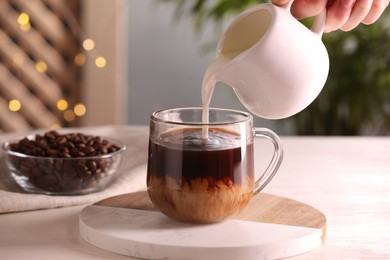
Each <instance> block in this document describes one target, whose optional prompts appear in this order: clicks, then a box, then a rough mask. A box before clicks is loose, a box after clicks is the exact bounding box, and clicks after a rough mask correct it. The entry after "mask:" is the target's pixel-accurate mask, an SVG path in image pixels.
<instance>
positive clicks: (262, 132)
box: [253, 127, 283, 195]
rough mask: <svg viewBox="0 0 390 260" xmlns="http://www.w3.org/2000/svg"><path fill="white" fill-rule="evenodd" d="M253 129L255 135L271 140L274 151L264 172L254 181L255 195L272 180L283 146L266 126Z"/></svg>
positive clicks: (281, 157) (278, 165)
mask: <svg viewBox="0 0 390 260" xmlns="http://www.w3.org/2000/svg"><path fill="white" fill-rule="evenodd" d="M253 131H254V136H255V137H264V138H267V139H268V140H270V141H271V142H272V144H273V146H274V153H273V155H272V158H271V161H270V163H269V164H268V166H267V168H266V170H265V172H264V173H263V174H262V175H261V176H260V178H258V180H257V181H256V182H255V188H254V192H253V195H255V194H257V193H258V192H260V191H261V190H262V189H264V188H265V186H267V185H268V183H269V182H270V181H271V180H272V178H273V177H274V176H275V174H276V172H277V171H278V169H279V167H280V164H281V163H282V160H283V148H282V142H281V141H280V138H279V136H278V135H277V134H275V133H274V132H273V131H272V130H270V129H267V128H258V127H255V128H254V129H253Z"/></svg>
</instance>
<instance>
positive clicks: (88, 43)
mask: <svg viewBox="0 0 390 260" xmlns="http://www.w3.org/2000/svg"><path fill="white" fill-rule="evenodd" d="M94 47H95V42H94V41H93V40H92V39H85V40H84V41H83V48H84V49H85V50H87V51H90V50H92V49H93V48H94Z"/></svg>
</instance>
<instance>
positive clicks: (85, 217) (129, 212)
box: [79, 192, 326, 260]
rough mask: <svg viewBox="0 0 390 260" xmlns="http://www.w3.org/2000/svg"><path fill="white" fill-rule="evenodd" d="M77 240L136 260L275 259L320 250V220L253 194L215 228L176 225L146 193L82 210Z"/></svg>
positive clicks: (307, 209)
mask: <svg viewBox="0 0 390 260" xmlns="http://www.w3.org/2000/svg"><path fill="white" fill-rule="evenodd" d="M79 223H80V233H81V236H82V237H83V238H84V239H85V240H86V241H88V242H89V243H91V244H92V245H95V246H97V247H99V248H102V249H105V250H107V251H111V252H114V253H118V254H122V255H127V256H133V257H137V258H142V259H172V260H174V259H177V260H179V259H180V260H186V259H188V260H192V259H193V260H195V259H196V260H199V259H202V260H203V259H204V260H207V259H223V260H230V259H231V260H236V259H245V260H252V259H253V260H254V259H279V258H285V257H289V256H294V255H298V254H303V253H306V252H308V251H310V250H313V249H315V248H317V247H320V246H321V245H322V243H323V242H324V240H325V236H326V217H325V215H324V214H323V213H322V212H320V211H319V210H317V209H315V208H313V207H311V206H309V205H307V204H304V203H301V202H299V201H295V200H291V199H288V198H283V197H279V196H275V195H270V194H265V193H259V194H257V195H256V196H254V197H253V198H252V199H251V201H250V203H249V204H248V206H247V207H246V208H245V209H244V210H243V211H242V212H241V213H240V214H238V215H236V216H234V217H233V218H232V219H229V220H226V221H224V222H221V223H217V224H207V225H194V224H186V223H180V222H176V221H174V220H171V219H169V218H168V217H165V216H164V215H163V214H161V213H160V212H159V211H158V210H157V209H156V208H155V207H154V206H153V204H152V202H151V201H150V199H149V196H148V194H147V192H137V193H129V194H124V195H120V196H116V197H112V198H108V199H105V200H102V201H100V202H97V203H95V204H93V205H90V206H87V207H86V208H84V209H83V210H82V211H81V213H80V218H79Z"/></svg>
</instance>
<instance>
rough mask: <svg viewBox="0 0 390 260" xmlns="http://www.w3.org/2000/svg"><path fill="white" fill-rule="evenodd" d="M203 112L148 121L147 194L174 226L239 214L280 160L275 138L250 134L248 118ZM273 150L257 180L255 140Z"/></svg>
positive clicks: (265, 132)
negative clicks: (205, 116)
mask: <svg viewBox="0 0 390 260" xmlns="http://www.w3.org/2000/svg"><path fill="white" fill-rule="evenodd" d="M202 111H203V109H202V108H201V107H199V108H198V107H195V108H191V107H189V108H173V109H165V110H160V111H157V112H154V113H153V114H152V116H151V119H150V135H149V151H148V169H147V188H148V194H149V197H150V199H151V200H152V202H153V204H154V205H155V206H156V207H157V208H158V209H159V210H160V211H161V212H162V213H163V214H165V215H167V216H168V217H171V218H173V219H175V220H178V221H184V222H191V223H213V222H220V221H223V220H225V219H227V218H229V217H230V216H232V215H234V214H236V213H238V212H240V211H241V210H242V209H243V208H244V207H245V206H246V205H247V204H248V202H249V200H250V199H251V197H252V196H253V195H254V194H256V193H258V192H259V191H261V190H262V189H263V188H264V187H265V186H266V185H267V184H268V183H269V182H270V181H271V179H272V178H273V176H274V175H275V173H276V172H277V170H278V168H279V166H280V164H281V162H282V158H283V150H282V145H281V141H280V139H279V137H278V136H277V135H276V134H275V133H274V132H273V131H271V130H269V129H267V128H254V127H253V118H252V116H251V115H250V114H248V113H245V112H241V111H237V110H229V109H219V108H210V109H209V119H208V120H209V121H208V123H203V122H202ZM255 137H264V138H267V139H269V140H270V141H271V142H272V143H273V146H274V152H273V156H272V159H271V161H270V163H269V164H268V167H267V169H266V170H265V171H264V173H263V174H262V175H261V176H260V177H259V178H258V179H255V170H254V160H255V158H254V147H253V146H254V144H253V141H254V138H255Z"/></svg>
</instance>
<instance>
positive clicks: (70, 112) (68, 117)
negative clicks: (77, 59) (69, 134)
mask: <svg viewBox="0 0 390 260" xmlns="http://www.w3.org/2000/svg"><path fill="white" fill-rule="evenodd" d="M75 117H76V116H75V114H74V112H73V110H70V109H69V110H66V111H65V113H64V119H65V120H66V121H68V122H71V121H73V120H74V119H75Z"/></svg>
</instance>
